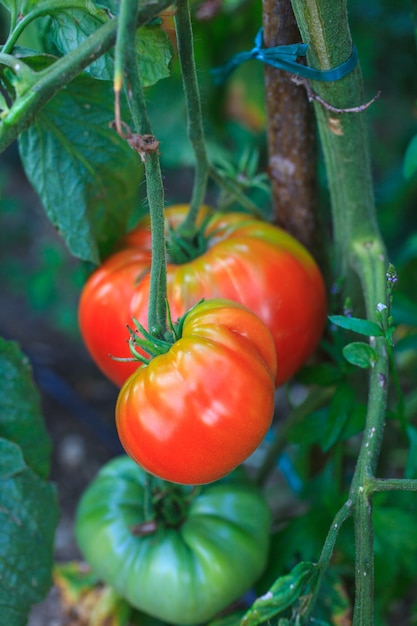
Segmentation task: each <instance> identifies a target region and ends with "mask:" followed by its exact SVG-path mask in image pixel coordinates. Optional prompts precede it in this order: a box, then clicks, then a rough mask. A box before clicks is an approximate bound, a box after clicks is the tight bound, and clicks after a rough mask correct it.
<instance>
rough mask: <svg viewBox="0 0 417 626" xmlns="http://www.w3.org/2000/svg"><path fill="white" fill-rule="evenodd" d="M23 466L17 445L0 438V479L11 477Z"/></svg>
mask: <svg viewBox="0 0 417 626" xmlns="http://www.w3.org/2000/svg"><path fill="white" fill-rule="evenodd" d="M25 468H26V463H25V460H24V458H23V454H22V450H21V449H20V448H19V446H16V445H15V444H13V443H11V442H10V441H7V440H6V439H0V480H5V479H7V478H12V477H13V476H16V474H19V473H20V472H21V471H22V470H24V469H25Z"/></svg>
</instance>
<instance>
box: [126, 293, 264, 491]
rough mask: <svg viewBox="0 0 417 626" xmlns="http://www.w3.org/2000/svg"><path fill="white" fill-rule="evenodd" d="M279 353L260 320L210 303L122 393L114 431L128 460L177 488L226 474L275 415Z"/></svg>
mask: <svg viewBox="0 0 417 626" xmlns="http://www.w3.org/2000/svg"><path fill="white" fill-rule="evenodd" d="M275 372H276V355H275V346H274V341H273V339H272V336H271V333H270V332H269V330H268V329H267V327H266V326H265V324H264V323H263V322H261V320H260V319H259V318H258V317H257V316H256V315H255V314H254V313H253V312H252V311H249V310H248V309H246V308H245V307H242V306H241V305H240V304H238V303H237V302H232V301H230V300H222V299H216V300H205V301H204V302H202V303H200V304H198V305H197V306H195V307H194V308H193V309H192V310H191V311H190V312H189V313H188V314H187V315H186V317H185V320H184V324H183V327H182V336H181V338H180V339H178V340H177V341H176V342H175V343H174V344H173V345H172V346H171V348H170V349H169V351H168V352H166V353H165V354H162V355H158V356H156V357H154V358H153V359H152V360H151V361H150V363H149V364H147V365H143V366H142V367H138V368H137V369H136V371H135V373H134V374H132V376H131V377H130V378H128V380H127V381H126V382H125V384H124V385H123V387H122V388H121V390H120V393H119V396H118V399H117V404H116V426H117V431H118V434H119V438H120V441H121V443H122V445H123V447H124V448H125V450H126V452H127V453H128V455H129V456H130V457H131V458H132V459H134V460H135V461H136V463H138V465H140V466H141V467H142V468H143V469H145V470H146V471H148V472H150V473H151V474H155V475H156V476H158V477H159V478H163V479H164V480H168V481H170V482H174V483H182V484H202V483H208V482H212V481H214V480H217V479H218V478H221V477H222V476H225V475H226V474H228V473H229V472H231V471H232V470H233V469H234V468H235V467H237V466H238V465H240V464H241V463H242V462H243V461H244V460H245V459H246V458H247V457H248V456H249V455H250V454H251V453H252V452H253V451H254V450H255V449H256V448H257V447H258V445H259V444H260V443H261V441H262V439H263V438H264V436H265V434H266V432H267V430H268V428H269V426H270V424H271V420H272V414H273V410H274V392H275V385H274V380H275Z"/></svg>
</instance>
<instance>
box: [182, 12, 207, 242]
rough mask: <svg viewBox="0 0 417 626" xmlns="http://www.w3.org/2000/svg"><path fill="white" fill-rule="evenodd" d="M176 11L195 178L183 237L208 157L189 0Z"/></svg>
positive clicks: (201, 190)
mask: <svg viewBox="0 0 417 626" xmlns="http://www.w3.org/2000/svg"><path fill="white" fill-rule="evenodd" d="M176 7H177V10H176V13H175V28H176V33H177V42H178V55H179V59H180V63H181V74H182V81H183V88H184V95H185V101H186V105H187V116H188V137H189V139H190V142H191V144H192V146H193V149H194V154H195V160H196V164H195V178H194V186H193V191H192V195H191V201H190V209H189V212H188V214H187V217H186V218H185V220H184V222H183V223H182V224H181V227H180V231H181V234H182V235H183V236H184V237H193V235H194V233H195V223H196V218H197V214H198V211H199V209H200V206H201V205H202V204H203V202H204V198H205V194H206V187H207V180H208V174H209V160H208V157H207V151H206V143H205V137H204V128H203V115H202V109H201V100H200V90H199V86H198V80H197V72H196V67H195V59H194V44H193V31H192V25H191V16H190V7H189V3H188V0H178V2H177V5H176Z"/></svg>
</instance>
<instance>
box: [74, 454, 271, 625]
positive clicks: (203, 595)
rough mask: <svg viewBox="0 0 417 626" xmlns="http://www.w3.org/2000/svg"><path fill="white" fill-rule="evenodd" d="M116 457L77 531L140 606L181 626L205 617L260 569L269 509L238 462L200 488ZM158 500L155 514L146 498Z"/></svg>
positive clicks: (87, 553)
mask: <svg viewBox="0 0 417 626" xmlns="http://www.w3.org/2000/svg"><path fill="white" fill-rule="evenodd" d="M148 479H149V476H148V475H147V474H146V473H145V472H144V471H143V470H142V469H141V468H140V467H138V466H137V465H136V464H135V463H134V462H133V461H132V460H131V459H129V458H128V457H118V458H116V459H113V460H112V461H110V462H109V463H108V464H107V465H105V466H104V467H103V468H102V469H101V470H100V472H99V474H98V476H97V477H96V478H95V480H94V481H93V482H92V483H91V484H90V486H89V487H88V489H87V490H86V491H85V492H84V494H83V496H82V499H81V501H80V504H79V508H78V511H77V519H76V537H77V540H78V544H79V546H80V548H81V551H82V553H83V555H84V557H85V558H86V560H87V562H88V563H89V564H90V565H91V566H92V567H93V569H94V570H95V572H96V573H97V574H98V575H99V576H100V577H101V578H102V580H104V581H106V582H107V583H109V584H111V585H112V586H113V587H114V588H115V589H116V591H117V592H118V593H120V595H122V596H123V597H124V598H126V599H127V600H128V601H129V602H130V603H131V604H132V605H133V606H135V607H136V608H138V609H141V610H142V611H145V612H147V613H149V614H150V615H153V616H155V617H158V618H160V619H162V620H165V621H167V622H169V623H174V624H199V623H202V622H204V621H206V620H208V619H210V618H211V617H213V616H214V615H215V614H216V613H217V612H218V611H220V610H222V609H224V608H225V607H226V606H227V605H228V604H230V603H231V602H233V601H235V600H236V599H237V598H239V597H240V596H241V595H242V594H243V593H244V592H245V591H247V590H248V589H249V587H250V586H251V585H252V584H253V583H254V581H255V580H256V579H257V578H258V577H259V575H260V574H261V573H262V571H263V569H264V566H265V564H266V557H267V552H268V544H269V526H270V512H269V508H268V505H267V504H266V502H265V500H264V498H263V496H262V495H261V494H260V492H259V491H258V490H256V489H255V487H254V486H253V485H252V484H251V482H250V481H249V480H248V478H247V476H246V474H245V472H244V470H243V469H242V468H239V470H236V472H234V473H232V474H231V475H229V476H228V477H227V478H226V479H223V480H222V481H220V482H217V483H212V484H210V485H206V486H204V487H201V488H190V487H184V486H183V487H180V486H178V485H176V486H174V485H172V484H171V483H166V482H164V481H162V480H159V479H155V481H154V484H153V489H150V486H149V481H148ZM147 498H149V499H150V500H151V507H150V508H151V513H150V515H151V517H150V519H149V518H148V516H147V504H146V500H147Z"/></svg>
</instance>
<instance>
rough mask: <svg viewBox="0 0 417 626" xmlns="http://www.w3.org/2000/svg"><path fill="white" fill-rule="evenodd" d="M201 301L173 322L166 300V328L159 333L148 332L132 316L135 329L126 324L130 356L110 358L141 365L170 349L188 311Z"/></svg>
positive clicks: (155, 331) (180, 334)
mask: <svg viewBox="0 0 417 626" xmlns="http://www.w3.org/2000/svg"><path fill="white" fill-rule="evenodd" d="M202 302H203V300H200V301H199V302H197V304H195V305H194V306H193V307H191V308H190V309H189V310H188V311H187V312H186V313H185V314H184V315H182V316H181V317H180V318H178V320H177V321H176V322H175V323H174V322H173V321H172V318H171V311H170V308H169V304H168V302H167V314H168V329H167V330H166V332H164V333H161V332H160V331H159V330H158V329H154V330H153V332H150V331H148V330H146V328H145V327H144V326H142V324H141V323H140V322H139V321H138V320H137V319H136V318H132V319H133V323H134V325H135V326H136V328H135V329H132V328H130V327H129V326H128V331H129V333H130V338H129V350H130V352H131V354H132V356H131V357H127V358H124V357H121V358H119V357H114V356H112V358H113V359H114V360H116V361H123V362H131V361H139V362H140V363H141V364H142V365H148V364H149V363H150V362H151V361H152V359H153V358H154V357H156V356H159V355H161V354H166V353H167V352H168V351H169V350H170V348H171V346H173V345H174V343H175V342H176V341H178V340H179V339H181V337H182V329H183V326H184V321H185V318H186V317H187V315H188V313H190V311H192V310H193V309H194V308H195V307H196V306H198V305H199V304H201V303H202ZM138 348H139V349H140V350H142V352H145V353H146V354H147V355H148V356H145V355H144V354H142V352H139V350H138Z"/></svg>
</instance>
